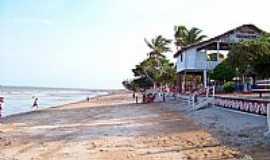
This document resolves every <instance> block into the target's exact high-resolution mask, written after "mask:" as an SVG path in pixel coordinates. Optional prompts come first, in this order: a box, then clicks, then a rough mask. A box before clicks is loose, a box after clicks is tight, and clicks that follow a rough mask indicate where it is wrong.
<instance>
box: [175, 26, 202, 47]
mask: <svg viewBox="0 0 270 160" xmlns="http://www.w3.org/2000/svg"><path fill="white" fill-rule="evenodd" d="M174 32H175V33H174V38H175V45H176V49H177V50H179V49H181V48H182V47H185V46H188V45H190V44H192V43H197V42H200V41H202V40H203V39H204V38H206V37H207V36H206V35H202V34H201V33H202V30H201V29H199V28H196V27H192V28H191V29H187V28H186V27H185V26H175V27H174Z"/></svg>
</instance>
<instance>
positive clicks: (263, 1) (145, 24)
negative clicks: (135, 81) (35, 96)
mask: <svg viewBox="0 0 270 160" xmlns="http://www.w3.org/2000/svg"><path fill="white" fill-rule="evenodd" d="M269 6H270V1H269V0H256V1H255V0H223V1H221V0H76V1H75V0H23V1H22V0H0V85H15V86H44V87H67V88H90V89H119V88H123V87H122V84H121V82H122V81H123V80H125V79H130V78H132V77H133V74H132V72H131V69H132V68H133V67H134V66H135V65H136V64H138V63H139V62H140V61H141V60H143V59H144V58H146V54H147V53H148V52H149V49H148V48H147V46H146V45H145V43H144V38H147V39H151V38H153V37H155V36H157V35H159V34H161V35H163V36H165V37H166V38H170V39H173V28H174V26H175V25H185V26H187V27H198V28H200V29H202V30H203V33H204V34H206V35H207V36H208V37H212V36H215V35H218V34H221V33H223V32H225V31H227V30H229V29H232V28H235V27H237V26H239V25H242V24H248V23H252V24H255V25H257V26H258V27H260V28H261V29H263V30H265V31H270V21H269V15H270V10H269ZM172 48H173V46H172ZM172 55H173V53H167V56H168V57H169V58H171V59H172V60H174V59H173V58H172V57H173V56H172Z"/></svg>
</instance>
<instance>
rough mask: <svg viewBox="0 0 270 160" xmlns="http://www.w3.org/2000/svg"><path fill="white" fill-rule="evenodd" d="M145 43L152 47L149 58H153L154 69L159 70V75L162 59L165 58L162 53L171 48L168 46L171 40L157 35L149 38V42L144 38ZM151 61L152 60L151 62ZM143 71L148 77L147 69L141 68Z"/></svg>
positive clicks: (159, 73) (161, 69) (161, 70)
mask: <svg viewBox="0 0 270 160" xmlns="http://www.w3.org/2000/svg"><path fill="white" fill-rule="evenodd" d="M144 41H145V43H146V45H147V46H148V47H149V48H150V49H152V51H151V52H150V53H149V60H151V59H152V60H154V62H155V64H156V65H155V69H156V70H159V72H158V75H161V74H162V72H163V67H162V65H161V62H162V60H163V59H164V58H165V55H163V53H166V52H170V51H171V49H170V47H169V44H170V43H171V42H172V41H171V40H170V39H166V38H164V37H162V36H161V35H158V36H157V37H156V38H153V39H151V42H149V41H148V40H147V39H144ZM152 63H153V62H152ZM143 71H144V73H145V74H146V75H147V77H149V76H148V75H149V74H148V72H149V70H148V69H147V67H146V68H144V69H143ZM153 83H154V88H156V81H153Z"/></svg>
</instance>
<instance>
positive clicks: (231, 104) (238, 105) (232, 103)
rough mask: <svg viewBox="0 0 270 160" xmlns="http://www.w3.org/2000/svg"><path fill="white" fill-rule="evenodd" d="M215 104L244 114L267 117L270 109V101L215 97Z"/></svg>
mask: <svg viewBox="0 0 270 160" xmlns="http://www.w3.org/2000/svg"><path fill="white" fill-rule="evenodd" d="M214 104H215V105H217V106H220V107H224V108H230V109H235V110H240V111H244V112H249V113H254V114H260V115H267V107H270V101H267V100H249V99H243V98H233V97H219V96H216V97H215V101H214Z"/></svg>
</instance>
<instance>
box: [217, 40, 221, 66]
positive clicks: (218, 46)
mask: <svg viewBox="0 0 270 160" xmlns="http://www.w3.org/2000/svg"><path fill="white" fill-rule="evenodd" d="M219 50H220V41H217V61H218V62H219Z"/></svg>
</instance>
